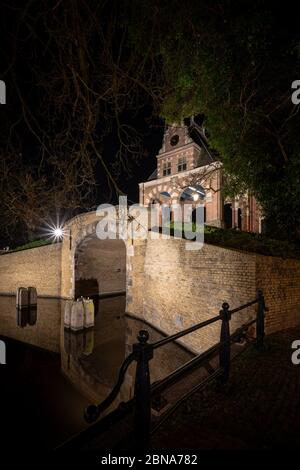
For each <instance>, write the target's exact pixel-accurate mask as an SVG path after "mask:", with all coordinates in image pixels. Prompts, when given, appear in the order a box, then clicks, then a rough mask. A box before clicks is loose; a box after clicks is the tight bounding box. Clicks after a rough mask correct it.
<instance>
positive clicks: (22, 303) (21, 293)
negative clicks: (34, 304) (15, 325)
mask: <svg viewBox="0 0 300 470" xmlns="http://www.w3.org/2000/svg"><path fill="white" fill-rule="evenodd" d="M16 307H17V308H25V307H26V308H27V307H28V290H27V289H26V287H18V289H17V295H16Z"/></svg>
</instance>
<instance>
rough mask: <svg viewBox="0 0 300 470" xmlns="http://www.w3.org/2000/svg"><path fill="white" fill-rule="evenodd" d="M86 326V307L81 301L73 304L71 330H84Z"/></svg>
mask: <svg viewBox="0 0 300 470" xmlns="http://www.w3.org/2000/svg"><path fill="white" fill-rule="evenodd" d="M83 325H84V307H83V302H82V301H81V300H77V301H76V302H73V305H72V311H71V330H73V331H78V330H82V329H83Z"/></svg>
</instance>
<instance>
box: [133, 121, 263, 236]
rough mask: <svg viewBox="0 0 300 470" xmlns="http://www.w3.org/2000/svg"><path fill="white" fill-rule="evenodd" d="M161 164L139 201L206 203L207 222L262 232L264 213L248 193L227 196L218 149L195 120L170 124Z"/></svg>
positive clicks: (142, 188) (159, 158)
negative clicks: (216, 150)
mask: <svg viewBox="0 0 300 470" xmlns="http://www.w3.org/2000/svg"><path fill="white" fill-rule="evenodd" d="M156 158H157V167H156V169H155V171H154V172H153V173H152V175H151V176H150V177H149V179H148V180H147V181H145V182H142V183H140V184H139V202H140V204H141V205H142V206H144V207H149V206H151V204H155V203H159V204H167V205H170V206H171V205H174V204H185V203H186V202H188V203H189V204H192V205H193V207H195V208H196V206H197V205H199V203H201V204H203V206H204V221H205V223H206V224H207V225H211V226H216V227H221V228H237V229H240V230H244V231H251V232H261V229H262V220H263V218H262V214H261V211H260V209H259V206H258V204H257V202H256V200H255V198H254V197H253V196H251V194H250V193H249V192H248V193H246V194H244V195H243V196H239V197H236V198H234V199H230V198H224V195H223V191H222V189H223V187H224V181H225V178H226V175H225V172H224V169H223V167H222V163H221V162H220V161H219V160H218V155H217V154H216V152H214V151H212V150H210V149H209V145H208V141H207V138H206V136H205V130H204V128H203V127H202V126H200V125H199V124H197V123H196V122H195V121H194V119H190V120H189V122H188V123H185V124H182V125H176V124H174V125H172V126H168V127H167V128H166V130H165V133H164V137H163V143H162V148H161V150H160V151H159V154H158V155H157V157H156Z"/></svg>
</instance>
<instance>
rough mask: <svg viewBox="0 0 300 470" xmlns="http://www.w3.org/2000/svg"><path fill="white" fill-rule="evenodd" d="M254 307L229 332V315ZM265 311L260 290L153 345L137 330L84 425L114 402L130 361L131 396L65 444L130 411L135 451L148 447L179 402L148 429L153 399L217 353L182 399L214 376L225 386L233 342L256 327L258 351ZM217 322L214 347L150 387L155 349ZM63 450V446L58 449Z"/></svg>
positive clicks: (224, 305)
mask: <svg viewBox="0 0 300 470" xmlns="http://www.w3.org/2000/svg"><path fill="white" fill-rule="evenodd" d="M255 304H256V305H257V313H256V317H255V318H254V319H252V320H250V321H248V322H247V323H245V324H243V325H242V326H241V327H240V328H238V329H237V330H236V331H235V332H234V333H231V331H230V321H231V318H232V316H233V315H235V314H236V313H238V312H240V311H242V310H244V309H246V308H248V307H250V306H253V305H255ZM267 310H268V309H267V308H266V306H265V300H264V296H263V292H262V291H261V290H258V291H257V296H256V298H255V299H254V300H252V301H250V302H248V303H246V304H243V305H241V306H239V307H237V308H235V309H232V310H230V307H229V304H228V303H227V302H224V303H223V304H222V308H221V310H220V312H219V314H218V315H216V316H215V317H213V318H211V319H209V320H205V321H203V322H200V323H197V324H196V325H193V326H191V327H189V328H186V329H185V330H183V331H180V332H178V333H175V334H173V335H170V336H167V337H166V338H163V339H161V340H159V341H156V342H154V343H148V340H149V333H148V332H147V331H146V330H141V331H140V332H139V334H138V337H137V339H138V343H135V344H134V345H133V351H132V353H131V354H130V355H129V356H128V357H127V358H126V359H125V361H124V362H123V364H122V366H121V367H120V370H119V375H118V379H117V382H116V384H115V386H114V388H113V389H112V391H111V392H110V394H109V395H108V396H107V398H106V399H105V400H104V401H102V402H101V403H99V404H98V405H90V406H88V407H87V409H86V410H85V419H86V421H87V422H88V423H93V422H95V421H97V420H98V419H99V417H100V415H101V413H103V412H104V411H105V410H106V409H107V408H108V407H109V406H110V405H111V404H112V403H113V402H114V400H115V399H116V397H117V396H118V394H119V392H120V389H121V386H122V384H123V382H124V378H125V374H126V371H127V370H128V367H129V366H130V364H132V363H133V362H134V361H135V362H136V372H135V387H134V397H133V398H132V399H131V400H129V401H127V402H126V403H121V404H120V406H119V408H118V409H117V410H114V411H113V412H111V413H110V414H109V415H107V416H105V417H104V418H103V419H102V420H100V421H98V423H96V425H94V427H93V426H91V427H90V428H88V429H87V430H85V431H83V432H82V433H80V434H79V435H78V436H76V437H75V438H74V439H73V440H72V439H71V440H70V441H69V442H68V443H66V444H67V446H68V445H69V444H71V445H72V443H73V444H74V443H75V442H76V443H80V442H82V441H86V440H87V439H88V438H89V437H95V435H96V434H97V433H101V432H103V431H104V430H105V428H106V427H107V425H109V424H111V423H112V422H115V421H117V420H118V419H121V418H122V417H123V416H124V415H125V414H126V413H128V412H129V411H130V412H132V410H133V412H134V430H133V431H134V436H135V441H136V443H137V445H138V448H139V449H146V448H147V447H148V445H149V439H150V435H151V434H152V433H153V432H155V430H156V429H157V428H158V426H159V425H161V423H162V422H163V421H164V420H165V419H166V417H167V416H168V415H169V414H170V413H171V412H172V411H174V408H175V407H177V406H178V404H180V402H181V401H182V400H180V401H178V402H176V403H175V406H173V407H171V409H169V410H168V413H166V414H165V415H164V418H163V420H160V421H159V423H158V424H157V425H156V426H152V423H151V404H152V401H153V399H154V398H157V397H158V398H159V397H160V394H161V393H162V392H163V391H164V390H166V389H167V388H169V387H170V386H171V385H173V384H174V383H176V382H178V381H179V380H181V379H182V378H183V377H184V376H185V375H188V374H189V373H190V372H191V371H192V370H194V369H196V368H197V367H199V366H200V365H201V364H203V363H204V362H205V361H207V360H208V359H209V358H211V357H213V356H215V355H216V354H218V357H219V359H218V362H219V367H218V368H217V369H216V370H215V371H214V372H213V373H212V374H211V375H210V376H208V377H207V378H205V379H202V380H201V381H200V382H199V384H197V385H196V386H194V387H193V388H192V389H191V390H190V391H189V392H188V393H187V394H186V395H185V396H184V397H183V399H186V398H187V395H191V394H192V393H194V392H195V391H197V390H199V389H201V388H203V387H204V386H206V385H207V384H208V383H209V382H210V381H211V380H214V379H216V378H217V377H218V378H219V380H220V381H221V383H225V382H226V381H227V380H228V378H229V373H230V363H231V345H232V343H234V342H238V341H240V340H241V339H242V338H243V337H244V336H245V335H246V332H247V331H248V329H249V328H250V327H251V326H253V325H256V338H255V342H256V346H257V347H258V348H262V347H263V342H264V336H265V321H264V318H265V311H267ZM217 321H221V330H220V341H219V343H217V344H215V345H214V346H212V347H211V348H209V349H208V350H206V351H204V352H203V353H201V354H199V355H197V356H196V357H194V358H193V359H191V360H190V361H188V362H187V363H185V364H184V365H182V366H180V367H179V368H178V369H176V370H175V371H173V372H172V373H171V374H169V375H168V376H167V377H165V378H164V379H162V380H160V381H158V382H155V383H154V384H152V385H151V378H150V369H149V362H150V360H151V359H152V358H153V356H154V352H155V350H156V349H158V348H161V347H163V346H165V345H166V344H168V343H171V342H173V341H176V340H178V339H180V338H183V337H184V336H186V335H188V334H190V333H192V332H194V331H198V330H200V329H202V328H205V327H206V326H208V325H211V324H213V323H215V322H217ZM62 447H64V446H62Z"/></svg>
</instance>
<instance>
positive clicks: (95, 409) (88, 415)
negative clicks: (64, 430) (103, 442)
mask: <svg viewBox="0 0 300 470" xmlns="http://www.w3.org/2000/svg"><path fill="white" fill-rule="evenodd" d="M135 359H136V355H135V354H134V353H131V354H130V355H129V356H128V357H127V358H126V359H125V361H124V362H123V364H122V365H121V367H120V370H119V375H118V379H117V382H116V384H115V386H114V388H113V389H112V391H111V392H110V394H109V395H108V396H107V397H106V398H105V399H104V400H103V401H102V402H101V403H99V405H89V406H88V407H87V408H86V410H85V412H84V418H85V420H86V422H87V423H93V422H94V421H96V420H97V419H98V418H99V416H100V414H101V412H102V411H104V410H106V409H107V408H108V407H109V406H110V405H111V404H112V403H113V401H114V400H115V398H116V397H117V396H118V393H119V391H120V389H121V386H122V384H123V382H124V378H125V374H126V371H127V369H128V367H129V366H130V364H131V363H132V362H133V361H134V360H135Z"/></svg>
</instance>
